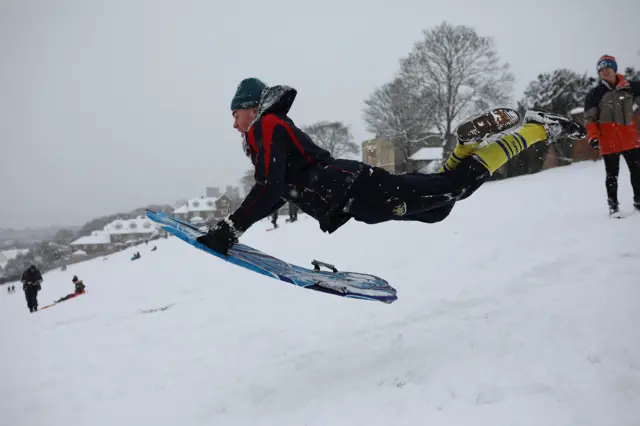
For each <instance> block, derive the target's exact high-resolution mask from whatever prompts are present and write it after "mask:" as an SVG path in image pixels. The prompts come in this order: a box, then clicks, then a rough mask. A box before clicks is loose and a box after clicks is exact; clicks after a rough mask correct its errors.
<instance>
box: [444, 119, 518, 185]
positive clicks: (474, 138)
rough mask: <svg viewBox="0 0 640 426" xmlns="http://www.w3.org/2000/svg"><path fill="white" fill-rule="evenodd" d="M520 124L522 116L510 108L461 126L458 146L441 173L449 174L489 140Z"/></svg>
mask: <svg viewBox="0 0 640 426" xmlns="http://www.w3.org/2000/svg"><path fill="white" fill-rule="evenodd" d="M518 123H520V114H518V112H517V111H515V110H512V109H509V108H496V109H492V110H490V111H487V112H484V113H482V114H480V115H478V116H476V117H473V118H471V119H469V120H467V121H465V122H464V123H462V124H460V125H459V126H458V128H457V129H456V131H455V134H456V137H457V138H458V144H457V145H456V147H455V148H454V150H453V153H452V154H451V155H450V156H449V158H448V159H447V161H446V162H445V163H444V165H443V166H442V168H441V169H440V172H448V171H451V170H453V169H455V168H456V167H458V164H460V162H461V161H462V160H464V159H465V158H467V157H469V156H471V154H473V153H474V152H475V151H476V149H478V146H479V145H480V144H481V143H482V142H483V141H485V140H486V139H487V138H489V137H491V136H494V135H496V134H498V133H502V132H505V131H507V130H509V129H511V128H513V127H514V126H516V125H517V124H518Z"/></svg>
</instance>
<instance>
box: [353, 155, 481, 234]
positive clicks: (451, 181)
mask: <svg viewBox="0 0 640 426" xmlns="http://www.w3.org/2000/svg"><path fill="white" fill-rule="evenodd" d="M490 176H491V175H490V174H489V171H488V170H487V169H486V168H485V167H484V166H482V165H481V164H480V163H478V162H477V161H476V160H474V159H473V158H467V159H465V160H464V161H463V162H462V163H460V165H459V166H458V167H457V168H456V169H455V170H452V171H450V172H444V173H433V174H423V173H406V174H401V175H394V174H391V173H389V172H387V171H386V170H384V169H381V168H377V167H370V168H365V169H364V170H363V171H362V172H361V173H360V176H359V177H358V179H357V180H356V182H355V183H354V185H353V187H352V190H351V191H350V197H349V198H350V202H349V204H348V206H347V213H348V214H350V215H351V216H353V218H354V219H355V220H357V221H360V222H365V223H369V224H374V223H380V222H386V221H388V220H409V221H419V222H426V223H435V222H440V221H442V220H444V219H445V218H446V217H447V216H449V213H451V210H452V209H453V206H454V205H455V203H456V202H457V201H458V200H461V199H464V198H467V197H468V196H470V195H471V194H472V193H473V192H475V190H477V189H478V188H479V187H480V186H481V185H482V184H483V183H484V182H486V181H487V180H488V179H489V177H490Z"/></svg>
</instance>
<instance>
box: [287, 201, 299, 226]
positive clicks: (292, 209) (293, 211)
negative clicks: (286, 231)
mask: <svg viewBox="0 0 640 426" xmlns="http://www.w3.org/2000/svg"><path fill="white" fill-rule="evenodd" d="M296 220H298V206H296V205H295V204H294V203H292V202H289V222H295V221H296Z"/></svg>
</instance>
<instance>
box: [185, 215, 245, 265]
mask: <svg viewBox="0 0 640 426" xmlns="http://www.w3.org/2000/svg"><path fill="white" fill-rule="evenodd" d="M240 235H242V232H241V231H238V230H237V229H236V228H235V227H234V226H233V222H232V221H231V220H229V219H228V218H227V219H223V220H221V221H219V222H218V223H217V224H216V226H215V227H214V228H213V229H210V230H209V232H207V233H206V235H203V236H201V237H198V238H196V241H198V242H199V243H201V244H203V245H205V246H207V247H209V248H210V249H211V250H214V251H217V252H218V253H221V254H224V255H225V256H228V255H229V250H230V249H231V246H233V245H234V244H235V243H237V242H238V238H239V237H240Z"/></svg>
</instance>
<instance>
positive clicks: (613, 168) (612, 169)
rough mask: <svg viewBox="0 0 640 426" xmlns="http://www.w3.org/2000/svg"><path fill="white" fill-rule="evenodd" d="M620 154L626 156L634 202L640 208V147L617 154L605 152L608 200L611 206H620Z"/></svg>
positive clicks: (615, 207) (614, 207)
mask: <svg viewBox="0 0 640 426" xmlns="http://www.w3.org/2000/svg"><path fill="white" fill-rule="evenodd" d="M620 156H622V157H624V159H625V161H626V162H627V166H628V167H629V174H630V175H631V186H632V187H633V202H634V204H635V206H636V207H637V208H640V148H636V149H631V150H629V151H622V152H617V153H615V154H605V155H603V156H602V158H603V159H604V167H605V170H606V172H607V178H606V186H607V200H608V202H609V207H610V208H613V209H617V208H618V174H619V173H620Z"/></svg>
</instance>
